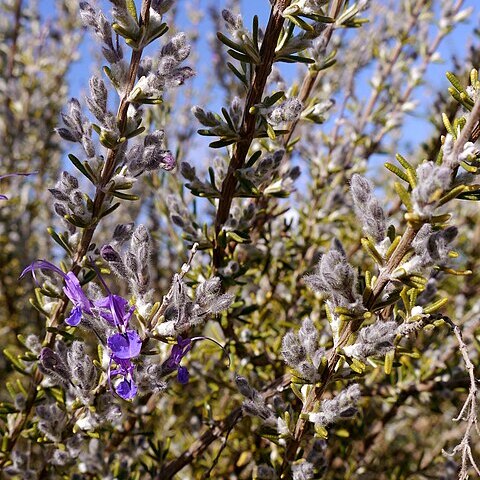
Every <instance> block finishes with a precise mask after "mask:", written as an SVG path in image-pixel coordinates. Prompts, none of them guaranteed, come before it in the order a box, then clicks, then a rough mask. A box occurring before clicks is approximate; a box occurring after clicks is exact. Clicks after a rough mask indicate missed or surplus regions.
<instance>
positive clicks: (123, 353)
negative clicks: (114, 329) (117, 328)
mask: <svg viewBox="0 0 480 480" xmlns="http://www.w3.org/2000/svg"><path fill="white" fill-rule="evenodd" d="M107 345H108V347H109V348H110V350H111V351H112V353H113V355H114V357H116V358H118V359H129V358H135V357H137V356H138V355H139V354H140V350H141V349H142V340H141V339H140V337H139V335H138V333H137V332H136V331H135V330H127V331H126V332H125V333H115V334H114V335H111V336H110V337H108V339H107Z"/></svg>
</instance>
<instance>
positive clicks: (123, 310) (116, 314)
mask: <svg viewBox="0 0 480 480" xmlns="http://www.w3.org/2000/svg"><path fill="white" fill-rule="evenodd" d="M95 306H97V307H99V308H101V309H102V310H100V315H101V316H102V317H103V318H104V319H105V320H106V321H107V322H108V323H110V324H111V325H114V326H116V327H124V328H126V327H127V325H128V322H129V321H130V318H132V315H133V312H134V311H135V306H132V307H131V308H129V309H127V307H128V301H127V300H125V299H124V298H123V297H120V296H119V295H113V294H110V295H108V297H105V298H102V299H101V300H98V301H96V302H95Z"/></svg>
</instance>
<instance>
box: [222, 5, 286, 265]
mask: <svg viewBox="0 0 480 480" xmlns="http://www.w3.org/2000/svg"><path fill="white" fill-rule="evenodd" d="M290 2H291V0H279V1H276V2H275V3H274V4H273V5H272V11H271V13H270V18H269V20H268V24H267V29H266V30H265V36H264V39H263V42H262V46H261V48H260V59H261V63H260V64H259V65H257V66H256V68H255V73H254V77H253V81H252V85H251V87H250V89H249V91H248V94H247V99H246V101H245V107H244V110H243V118H242V123H241V126H240V131H239V136H240V140H239V141H238V142H237V143H236V144H235V147H234V150H233V154H232V158H231V160H230V165H229V167H228V172H227V175H226V177H225V179H224V181H223V183H222V189H221V195H220V200H219V203H218V209H217V215H216V217H215V236H216V244H215V247H214V250H213V265H214V267H215V268H218V267H219V266H220V265H221V262H222V260H223V257H224V251H223V248H222V246H221V245H219V243H218V235H219V233H220V231H221V229H222V226H223V225H224V223H225V222H226V221H227V219H228V215H229V213H230V207H231V205H232V200H233V197H234V196H235V191H236V188H237V178H236V173H237V170H238V169H240V168H242V167H243V165H244V163H245V159H246V158H247V155H248V150H249V149H250V145H251V144H252V141H253V138H254V134H255V130H256V126H257V117H256V115H255V114H252V113H250V109H251V108H252V107H253V106H254V105H255V104H257V103H260V102H261V101H262V97H263V91H264V90H265V85H266V83H267V78H268V76H269V75H270V72H271V71H272V65H273V61H274V58H275V48H276V47H277V41H278V38H279V36H280V33H281V32H282V27H283V22H284V18H283V16H282V12H283V10H285V8H286V7H288V6H289V5H290Z"/></svg>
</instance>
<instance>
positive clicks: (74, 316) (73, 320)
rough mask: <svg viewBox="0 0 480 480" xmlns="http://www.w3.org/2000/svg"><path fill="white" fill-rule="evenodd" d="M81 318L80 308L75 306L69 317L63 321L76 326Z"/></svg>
mask: <svg viewBox="0 0 480 480" xmlns="http://www.w3.org/2000/svg"><path fill="white" fill-rule="evenodd" d="M81 319H82V309H81V307H79V306H76V307H75V308H73V309H72V311H71V312H70V315H69V317H68V318H66V319H65V323H66V324H67V325H70V326H71V327H76V326H77V325H78V324H79V323H80V320H81Z"/></svg>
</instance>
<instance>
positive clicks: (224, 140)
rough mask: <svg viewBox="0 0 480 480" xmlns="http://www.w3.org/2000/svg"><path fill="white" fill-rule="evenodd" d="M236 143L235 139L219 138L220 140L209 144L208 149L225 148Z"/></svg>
mask: <svg viewBox="0 0 480 480" xmlns="http://www.w3.org/2000/svg"><path fill="white" fill-rule="evenodd" d="M236 141H237V139H236V138H221V139H220V140H217V141H215V142H212V143H210V144H209V145H208V146H209V147H210V148H222V147H226V146H228V145H231V144H232V143H235V142H236Z"/></svg>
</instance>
